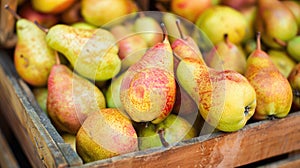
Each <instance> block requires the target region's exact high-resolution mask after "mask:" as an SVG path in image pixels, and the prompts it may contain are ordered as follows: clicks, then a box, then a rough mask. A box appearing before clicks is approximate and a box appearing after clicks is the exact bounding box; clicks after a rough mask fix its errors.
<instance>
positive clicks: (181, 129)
mask: <svg viewBox="0 0 300 168" xmlns="http://www.w3.org/2000/svg"><path fill="white" fill-rule="evenodd" d="M196 136H197V132H196V130H195V128H193V126H192V125H191V124H190V123H189V122H187V121H186V120H185V119H184V118H182V117H180V116H176V115H174V114H170V115H169V116H168V117H167V118H166V119H165V120H164V121H162V122H161V123H159V124H157V125H155V124H152V123H149V124H148V125H146V126H145V127H143V128H142V129H140V130H139V133H138V137H139V149H140V150H145V149H149V148H153V147H162V146H165V147H168V146H169V145H176V143H178V142H180V141H183V140H188V139H191V138H193V137H196Z"/></svg>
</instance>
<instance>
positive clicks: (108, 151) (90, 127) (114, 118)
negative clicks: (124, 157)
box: [76, 108, 138, 162]
mask: <svg viewBox="0 0 300 168" xmlns="http://www.w3.org/2000/svg"><path fill="white" fill-rule="evenodd" d="M76 149H77V152H78V154H79V155H80V156H81V157H82V158H83V160H84V161H85V162H91V161H95V160H101V159H105V158H110V157H113V156H117V155H120V154H124V153H129V152H134V151H137V150H138V138H137V134H136V131H135V129H134V127H133V125H132V123H131V121H130V120H129V119H128V118H127V117H125V116H124V115H123V114H122V113H121V112H120V111H119V110H118V109H116V108H106V109H101V110H99V111H97V112H95V113H92V114H91V115H89V117H88V118H87V119H86V120H85V122H84V123H83V125H82V127H81V128H80V129H79V131H78V133H77V135H76Z"/></svg>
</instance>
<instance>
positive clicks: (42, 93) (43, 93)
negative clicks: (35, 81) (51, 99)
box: [32, 87, 48, 114]
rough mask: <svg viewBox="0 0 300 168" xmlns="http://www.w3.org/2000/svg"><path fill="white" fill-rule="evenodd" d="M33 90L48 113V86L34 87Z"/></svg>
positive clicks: (40, 104) (42, 107)
mask: <svg viewBox="0 0 300 168" xmlns="http://www.w3.org/2000/svg"><path fill="white" fill-rule="evenodd" d="M32 92H33V95H34V97H35V99H36V101H37V102H38V104H39V106H40V107H41V109H42V110H43V111H44V112H45V113H46V114H48V113H47V97H48V89H47V88H46V87H39V88H33V89H32Z"/></svg>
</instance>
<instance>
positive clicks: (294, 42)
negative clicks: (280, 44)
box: [286, 36, 300, 62]
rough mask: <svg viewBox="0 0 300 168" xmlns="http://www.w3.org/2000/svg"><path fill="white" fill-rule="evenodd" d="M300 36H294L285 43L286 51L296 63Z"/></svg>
mask: <svg viewBox="0 0 300 168" xmlns="http://www.w3.org/2000/svg"><path fill="white" fill-rule="evenodd" d="M299 47H300V36H295V37H293V38H292V39H290V40H289V41H288V42H287V46H286V50H287V52H288V53H289V55H290V56H291V57H292V58H294V59H295V60H296V61H297V62H299V61H300V51H299Z"/></svg>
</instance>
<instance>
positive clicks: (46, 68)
mask: <svg viewBox="0 0 300 168" xmlns="http://www.w3.org/2000/svg"><path fill="white" fill-rule="evenodd" d="M5 9H7V10H8V11H9V12H11V14H12V15H14V16H15V18H16V19H17V21H16V32H17V38H18V41H17V44H16V46H15V49H14V66H15V68H16V71H17V73H18V75H19V76H20V77H21V78H22V79H23V80H24V81H25V82H27V83H28V84H30V85H32V86H46V85H47V80H48V76H49V74H50V70H51V67H52V66H53V65H54V64H55V57H56V55H57V53H56V52H55V51H54V50H52V49H51V48H50V47H49V46H48V45H47V43H46V40H45V37H46V33H45V32H44V31H43V30H41V29H40V28H39V27H38V26H37V25H36V24H34V23H33V22H31V21H29V20H27V19H23V18H21V17H20V16H18V15H17V14H16V13H15V12H14V11H13V10H12V9H11V8H10V7H9V6H8V5H5Z"/></svg>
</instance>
